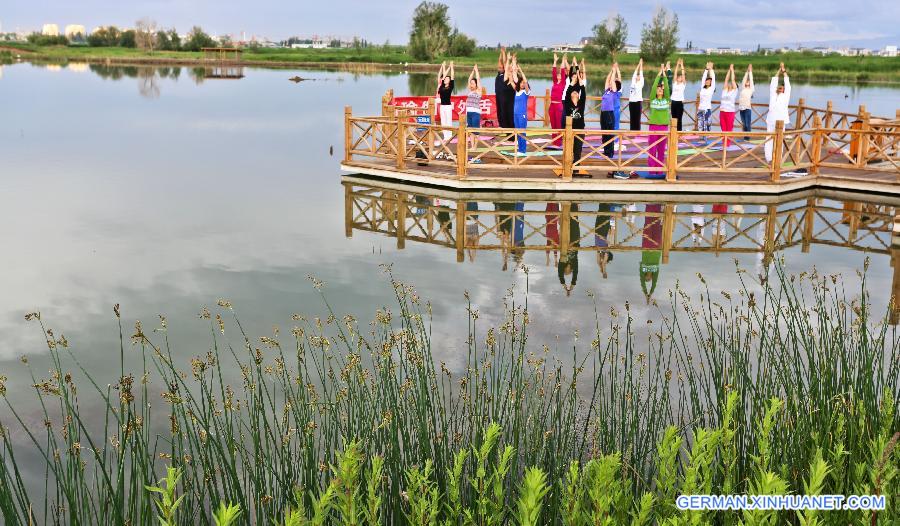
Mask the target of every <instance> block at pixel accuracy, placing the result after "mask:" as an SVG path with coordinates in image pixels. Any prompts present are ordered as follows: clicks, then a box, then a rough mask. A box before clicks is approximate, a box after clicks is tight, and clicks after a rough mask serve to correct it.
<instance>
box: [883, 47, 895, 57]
mask: <svg viewBox="0 0 900 526" xmlns="http://www.w3.org/2000/svg"><path fill="white" fill-rule="evenodd" d="M881 56H882V57H896V56H897V46H884V49H882V50H881Z"/></svg>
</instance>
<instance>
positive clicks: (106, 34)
mask: <svg viewBox="0 0 900 526" xmlns="http://www.w3.org/2000/svg"><path fill="white" fill-rule="evenodd" d="M121 37H122V32H121V31H119V28H117V27H116V26H107V27H101V28H99V29H97V30H96V31H94V32H93V33H91V34H90V35H89V36H88V38H87V41H88V44H89V45H91V46H94V47H111V46H118V45H119V40H120V38H121Z"/></svg>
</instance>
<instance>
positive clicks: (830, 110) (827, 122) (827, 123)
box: [822, 101, 834, 128]
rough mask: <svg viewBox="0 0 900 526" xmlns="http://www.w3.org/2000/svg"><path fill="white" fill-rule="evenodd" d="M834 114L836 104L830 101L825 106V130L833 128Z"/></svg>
mask: <svg viewBox="0 0 900 526" xmlns="http://www.w3.org/2000/svg"><path fill="white" fill-rule="evenodd" d="M833 112H834V102H832V101H828V103H827V104H826V105H825V122H823V123H822V124H823V126H824V127H825V128H831V114H832V113H833Z"/></svg>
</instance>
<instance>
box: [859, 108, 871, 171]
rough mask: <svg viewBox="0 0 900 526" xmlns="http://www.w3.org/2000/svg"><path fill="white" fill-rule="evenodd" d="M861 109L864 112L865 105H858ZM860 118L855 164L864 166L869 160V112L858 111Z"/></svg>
mask: <svg viewBox="0 0 900 526" xmlns="http://www.w3.org/2000/svg"><path fill="white" fill-rule="evenodd" d="M860 109H861V111H863V112H865V106H860ZM860 118H861V119H862V128H860V133H859V155H858V156H857V158H856V165H857V166H858V167H860V168H864V167H865V166H866V164H868V162H869V128H870V124H869V114H868V113H860Z"/></svg>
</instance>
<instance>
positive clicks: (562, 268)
mask: <svg viewBox="0 0 900 526" xmlns="http://www.w3.org/2000/svg"><path fill="white" fill-rule="evenodd" d="M575 212H578V203H572V214H571V215H570V216H569V239H570V240H572V241H571V242H570V243H569V246H568V247H567V248H568V250H567V251H566V254H565V256H563V257H561V258H560V260H559V263H558V264H557V265H556V271H557V274H558V275H559V284H560V285H562V286H563V290H565V291H566V296H571V295H572V290H574V289H575V283H576V282H577V281H578V250H577V248H578V247H580V246H581V228H580V227H579V224H578V219H577V218H576V217H575ZM570 275H571V276H572V279H571V282H570V283H569V284H568V285H567V284H566V276H570Z"/></svg>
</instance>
